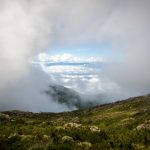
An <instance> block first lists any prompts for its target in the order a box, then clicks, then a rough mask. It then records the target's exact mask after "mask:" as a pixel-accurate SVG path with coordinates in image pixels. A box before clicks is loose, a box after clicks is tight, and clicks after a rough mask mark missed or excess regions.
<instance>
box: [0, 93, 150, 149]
mask: <svg viewBox="0 0 150 150" xmlns="http://www.w3.org/2000/svg"><path fill="white" fill-rule="evenodd" d="M0 149H1V150H18V149H20V150H26V149H29V150H88V149H89V150H105V149H108V150H109V149H110V150H113V149H117V150H132V149H135V150H150V96H149V95H147V96H141V97H136V98H130V99H128V100H124V101H119V102H115V103H111V104H106V105H101V106H97V107H94V108H91V109H85V110H78V111H72V112H63V113H31V112H21V111H7V112H1V113H0Z"/></svg>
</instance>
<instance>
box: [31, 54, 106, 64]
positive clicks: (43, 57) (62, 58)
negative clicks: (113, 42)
mask: <svg viewBox="0 0 150 150" xmlns="http://www.w3.org/2000/svg"><path fill="white" fill-rule="evenodd" d="M36 60H38V61H41V62H77V63H78V62H102V61H104V59H103V57H98V56H97V57H92V56H91V57H77V56H73V55H72V54H69V53H64V54H61V55H60V54H58V55H53V56H51V55H48V54H46V53H40V54H39V55H38V58H37V59H36ZM35 62H36V61H35ZM33 63H34V61H33Z"/></svg>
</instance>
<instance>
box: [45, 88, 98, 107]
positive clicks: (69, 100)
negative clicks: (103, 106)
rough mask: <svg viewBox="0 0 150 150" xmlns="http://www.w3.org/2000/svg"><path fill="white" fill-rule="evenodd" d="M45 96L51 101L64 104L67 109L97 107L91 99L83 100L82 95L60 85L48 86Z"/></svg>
mask: <svg viewBox="0 0 150 150" xmlns="http://www.w3.org/2000/svg"><path fill="white" fill-rule="evenodd" d="M46 94H47V95H49V96H50V97H51V99H52V100H53V101H57V102H58V103H60V104H64V105H66V106H67V107H69V108H77V109H83V108H89V107H92V106H95V105H97V102H96V101H94V100H93V99H89V100H87V99H86V100H85V98H84V96H83V95H81V94H79V93H78V92H76V91H74V90H72V89H70V88H66V87H64V86H61V85H50V86H49V89H48V90H47V91H46Z"/></svg>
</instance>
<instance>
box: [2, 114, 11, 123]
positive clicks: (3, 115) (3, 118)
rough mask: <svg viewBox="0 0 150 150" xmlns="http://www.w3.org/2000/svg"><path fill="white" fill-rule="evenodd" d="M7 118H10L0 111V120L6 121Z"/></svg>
mask: <svg viewBox="0 0 150 150" xmlns="http://www.w3.org/2000/svg"><path fill="white" fill-rule="evenodd" d="M8 120H10V116H9V115H7V114H3V113H0V121H8Z"/></svg>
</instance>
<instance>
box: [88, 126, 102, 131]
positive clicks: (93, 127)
mask: <svg viewBox="0 0 150 150" xmlns="http://www.w3.org/2000/svg"><path fill="white" fill-rule="evenodd" d="M90 130H91V131H92V132H100V131H101V130H100V129H99V128H98V127H97V126H91V127H90Z"/></svg>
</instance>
